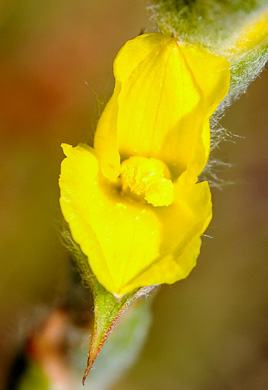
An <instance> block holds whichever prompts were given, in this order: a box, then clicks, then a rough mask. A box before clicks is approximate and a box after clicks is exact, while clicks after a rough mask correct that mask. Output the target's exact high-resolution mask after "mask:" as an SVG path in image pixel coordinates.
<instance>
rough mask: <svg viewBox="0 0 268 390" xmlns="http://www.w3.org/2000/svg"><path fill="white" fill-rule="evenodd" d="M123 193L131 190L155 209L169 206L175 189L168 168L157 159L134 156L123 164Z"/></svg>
mask: <svg viewBox="0 0 268 390" xmlns="http://www.w3.org/2000/svg"><path fill="white" fill-rule="evenodd" d="M121 178H122V188H123V191H126V190H128V189H130V191H131V192H133V193H134V194H136V195H141V196H142V197H143V198H144V199H145V200H146V201H147V202H148V203H149V204H152V205H153V206H154V207H159V206H169V205H171V204H172V203H173V200H174V189H173V183H172V180H170V172H169V169H168V168H167V166H166V165H165V164H164V163H163V162H162V161H160V160H157V159H155V158H146V157H139V156H134V157H130V158H129V159H127V160H125V161H124V162H123V163H122V164H121Z"/></svg>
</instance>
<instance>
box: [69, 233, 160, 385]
mask: <svg viewBox="0 0 268 390" xmlns="http://www.w3.org/2000/svg"><path fill="white" fill-rule="evenodd" d="M63 238H64V242H65V245H67V247H69V249H70V250H71V251H72V253H73V254H74V258H75V260H76V262H77V265H78V267H79V270H80V273H81V276H82V279H83V281H84V282H85V283H86V284H87V285H88V286H89V287H90V289H91V291H92V294H93V299H94V326H93V331H92V336H91V337H92V338H91V344H90V348H89V353H88V360H87V367H86V370H85V372H84V375H83V379H82V383H83V384H84V383H85V380H86V377H87V375H88V374H89V372H90V370H91V368H92V366H93V364H94V362H95V360H96V358H97V356H98V354H99V353H100V351H101V349H102V347H103V344H104V342H105V340H106V339H107V337H108V336H109V334H110V333H111V331H112V330H113V328H114V327H115V325H116V324H117V321H118V320H119V318H120V317H121V316H122V315H123V314H124V313H125V311H126V310H127V309H128V308H129V306H130V305H131V304H132V303H134V302H135V301H136V300H137V299H138V298H140V297H142V296H148V294H149V293H150V292H151V291H152V290H153V289H154V288H155V287H156V286H146V287H142V288H140V289H137V290H135V291H133V292H132V293H129V294H126V295H124V296H123V297H122V298H121V299H116V298H115V297H114V296H113V295H112V294H111V293H109V292H108V291H107V290H106V289H105V288H104V287H103V286H102V285H101V284H100V283H99V282H98V281H97V279H96V277H95V275H94V274H93V273H92V271H91V268H90V266H89V263H88V260H87V257H86V256H85V255H84V254H83V253H82V252H81V249H80V247H79V246H78V245H77V244H76V243H75V242H74V241H73V240H72V237H71V235H70V233H69V232H68V231H66V232H65V234H64V236H63Z"/></svg>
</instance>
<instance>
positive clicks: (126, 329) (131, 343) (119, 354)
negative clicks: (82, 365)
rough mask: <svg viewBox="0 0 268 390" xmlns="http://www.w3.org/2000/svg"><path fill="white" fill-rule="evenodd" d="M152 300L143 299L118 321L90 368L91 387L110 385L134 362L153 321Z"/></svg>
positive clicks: (101, 387)
mask: <svg viewBox="0 0 268 390" xmlns="http://www.w3.org/2000/svg"><path fill="white" fill-rule="evenodd" d="M152 301H153V299H151V298H150V299H140V300H139V301H138V302H136V303H135V304H134V305H133V306H132V307H131V308H130V310H128V312H127V313H125V314H124V316H123V318H121V319H120V320H119V321H118V324H117V326H116V328H115V330H114V331H113V333H112V334H111V335H110V336H109V340H108V342H107V343H105V345H104V347H103V348H102V350H101V352H100V354H99V355H98V359H97V360H96V362H95V364H94V370H92V372H90V375H89V378H88V381H87V383H86V385H88V389H91V390H92V389H98V390H107V389H110V387H111V385H112V384H113V383H114V382H115V381H116V380H118V379H119V378H120V376H121V375H122V374H123V373H125V372H126V370H127V369H128V368H129V367H130V366H131V365H132V364H133V363H134V362H135V360H136V359H137V356H138V354H139V352H140V350H141V348H142V346H143V344H144V341H145V339H146V336H147V334H148V331H149V327H150V324H151V310H150V309H151V304H152ZM86 388H87V387H86Z"/></svg>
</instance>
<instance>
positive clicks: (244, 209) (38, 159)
mask: <svg viewBox="0 0 268 390" xmlns="http://www.w3.org/2000/svg"><path fill="white" fill-rule="evenodd" d="M146 5H147V3H146V1H144V0H128V1H125V0H98V1H96V0H76V1H74V0H54V1H53V2H50V1H41V0H40V1H36V0H2V1H1V3H0V137H1V142H0V163H1V169H0V178H1V182H0V185H1V191H0V199H1V219H0V241H1V257H0V259H1V260H0V313H1V314H0V316H1V317H0V318H1V319H0V388H3V389H7V390H10V389H11V385H8V384H7V380H8V379H7V378H8V377H10V375H11V374H10V373H11V372H13V371H12V370H14V361H18V359H17V357H18V355H19V354H20V351H21V350H22V351H23V349H24V348H25V340H26V339H27V338H28V337H29V332H33V331H32V328H34V327H35V326H36V323H38V321H42V320H43V319H44V318H46V315H47V313H48V312H49V310H50V308H51V307H58V305H61V304H62V302H66V296H67V297H68V299H69V301H70V300H71V301H72V305H73V306H75V300H76V294H78V295H79V294H82V295H83V299H82V301H83V304H82V306H83V305H84V308H85V307H86V308H87V307H88V310H90V308H91V307H92V303H89V301H88V300H87V292H86V293H85V292H82V293H81V291H80V289H79V287H77V281H74V279H75V278H77V276H73V274H74V270H73V268H74V267H73V266H72V263H71V262H70V258H69V255H68V252H67V251H66V249H64V247H63V245H62V243H61V239H60V230H61V227H60V226H61V221H62V217H61V214H60V210H59V204H58V198H59V189H58V183H57V180H58V175H59V169H60V162H61V160H62V159H63V154H62V151H61V148H60V144H61V143H62V142H67V143H71V144H73V145H76V144H77V143H79V142H89V143H90V142H91V141H92V136H93V132H94V129H95V124H96V121H97V119H98V116H99V113H100V110H101V109H102V107H103V105H104V104H105V102H107V100H108V98H109V96H110V95H111V93H112V89H113V75H112V63H113V59H114V56H115V54H116V53H117V51H118V50H119V48H120V47H121V46H122V45H123V43H124V42H125V41H126V40H128V39H130V38H133V37H135V36H136V35H138V34H139V33H140V32H141V31H143V30H145V31H146V29H151V28H152V21H151V20H150V15H149V14H148V13H147V11H146ZM267 87H268V73H267V71H264V72H263V73H262V75H261V77H260V78H258V79H257V80H256V81H255V82H254V83H253V84H252V85H251V86H250V87H249V89H248V91H247V93H246V94H245V95H243V96H242V97H241V99H240V100H239V101H238V102H236V103H235V104H234V105H233V106H232V107H231V108H229V109H228V111H227V113H226V116H225V118H224V119H223V120H222V125H223V126H224V127H225V128H227V129H228V130H229V131H231V132H232V133H234V134H236V135H237V136H234V137H232V138H230V139H229V140H228V142H224V143H222V144H221V148H220V149H219V150H217V151H216V154H215V156H216V157H217V158H221V159H222V160H223V161H225V162H228V163H230V164H231V165H232V166H231V167H230V168H227V167H226V168H225V169H221V172H220V173H219V176H220V177H221V178H222V179H224V181H225V183H226V185H223V187H222V189H221V190H219V189H215V190H213V201H214V218H213V221H212V223H211V226H210V228H209V230H208V231H207V235H208V236H209V237H205V238H204V240H203V247H202V252H201V255H200V257H199V260H198V266H197V268H196V269H195V270H194V271H193V272H192V274H191V275H190V277H189V278H188V279H186V280H185V281H181V282H179V283H177V284H175V285H173V286H163V287H162V288H161V289H160V291H159V292H158V294H157V295H156V297H155V299H154V300H153V307H152V313H153V321H152V325H151V329H150V332H149V335H148V338H147V340H146V342H145V345H144V348H143V350H142V352H141V353H140V356H139V358H138V360H137V362H136V364H135V365H133V366H132V368H131V369H130V370H129V371H128V372H127V373H126V374H125V375H124V376H123V377H122V378H121V379H120V380H119V381H117V383H116V384H114V386H113V387H111V388H112V389H114V390H115V389H117V390H125V389H127V390H142V389H144V390H145V389H146V390H147V389H155V390H162V389H163V388H166V389H172V390H173V389H174V390H177V389H178V390H212V389H213V390H215V389H217V390H218V389H219V390H221V389H222V390H229V389H230V390H238V389H243V390H244V389H245V390H252V389H254V390H264V389H267V388H268V303H267V298H268V261H267V260H268V259H267V257H268V153H267V149H268V131H267V130H268V125H267V123H268V109H267V99H268V88H267ZM229 182H232V184H227V183H229ZM72 286H76V287H73V290H72ZM88 299H89V298H88ZM62 310H63V309H62ZM84 311H85V310H82V311H81V313H83V314H81V316H84V315H85V314H84ZM58 314H59V318H60V320H58V319H56V320H55V321H56V322H57V321H61V318H62V317H61V315H62V312H59V313H58ZM75 315H76V322H78V323H79V324H80V325H81V327H83V326H84V324H87V323H88V318H86V319H85V318H84V317H83V318H79V312H76V313H75ZM63 317H64V314H63ZM89 317H90V314H89ZM57 318H58V317H57ZM83 321H84V323H83ZM29 329H31V331H30V330H29ZM31 337H32V333H31ZM23 353H24V352H23ZM85 361H86V355H85V356H83V364H84V365H85ZM19 367H21V370H22V369H23V367H22V366H20V365H19ZM83 368H84V366H82V368H81V376H82V373H83ZM16 375H17V374H16ZM7 386H9V388H8V387H7ZM77 388H80V385H79V387H77ZM36 389H37V390H38V388H36ZM40 389H41V387H40ZM81 389H82V385H81ZM92 389H93V390H94V389H95V387H93V386H92ZM96 389H97V390H98V388H97V387H96Z"/></svg>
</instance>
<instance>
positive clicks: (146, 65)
mask: <svg viewBox="0 0 268 390" xmlns="http://www.w3.org/2000/svg"><path fill="white" fill-rule="evenodd" d="M114 74H115V80H116V83H115V89H114V93H113V95H112V97H111V99H110V101H109V102H108V104H107V106H106V108H105V109H104V112H103V113H102V116H101V118H100V120H99V123H98V126H97V130H96V134H95V141H94V149H93V148H91V147H89V146H87V145H79V146H77V147H75V148H73V147H72V146H70V145H66V144H65V145H63V150H64V153H65V155H66V156H67V158H65V159H64V161H63V162H62V170H61V176H60V188H61V198H60V203H61V208H62V212H63V215H64V217H65V219H66V221H67V222H68V223H69V226H70V229H71V232H72V235H73V238H74V240H75V241H76V242H77V243H78V244H79V245H80V247H81V249H82V251H83V252H84V253H85V255H86V256H87V257H88V261H89V263H90V266H91V268H92V271H93V272H94V274H95V275H96V277H97V279H98V281H99V282H100V283H101V284H102V285H103V286H104V287H105V288H106V289H107V290H108V291H110V292H112V293H113V294H115V295H118V296H121V295H123V294H125V293H127V292H130V291H132V290H133V289H135V288H138V287H142V286H145V285H154V284H160V283H174V282H175V281H177V280H179V279H182V278H185V277H186V276H187V275H188V274H189V272H190V271H191V270H192V268H193V267H194V266H195V263H196V258H197V256H198V254H199V251H200V245H201V239H200V236H201V235H202V234H203V232H204V231H205V229H206V228H207V226H208V224H209V222H210V219H211V216H212V211H211V196H210V190H209V187H208V184H207V182H203V183H197V178H198V175H199V174H200V173H201V171H202V170H203V168H204V166H205V164H206V162H207V159H208V155H209V131H210V130H209V117H210V116H211V114H212V113H213V112H214V111H215V109H216V107H217V105H218V103H219V102H220V101H221V100H222V99H223V98H224V96H225V95H226V93H227V91H228V88H229V64H228V62H227V61H225V60H224V59H223V58H220V57H216V56H214V55H212V54H210V53H209V52H207V51H206V50H204V49H202V48H199V47H194V46H190V45H186V44H181V43H179V42H178V41H177V40H176V39H175V38H173V37H170V36H168V35H162V34H160V33H154V34H145V35H142V36H139V37H137V38H135V39H134V40H131V41H128V42H127V43H126V44H125V45H124V47H123V48H122V49H121V50H120V52H119V53H118V55H117V57H116V59H115V62H114Z"/></svg>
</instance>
